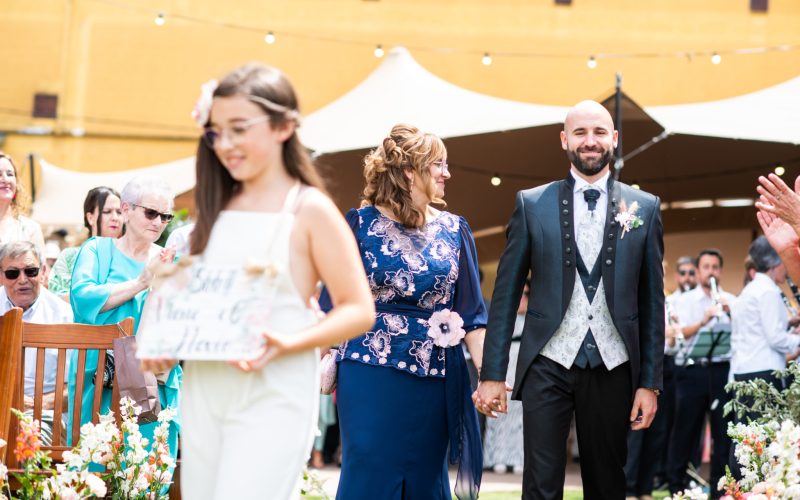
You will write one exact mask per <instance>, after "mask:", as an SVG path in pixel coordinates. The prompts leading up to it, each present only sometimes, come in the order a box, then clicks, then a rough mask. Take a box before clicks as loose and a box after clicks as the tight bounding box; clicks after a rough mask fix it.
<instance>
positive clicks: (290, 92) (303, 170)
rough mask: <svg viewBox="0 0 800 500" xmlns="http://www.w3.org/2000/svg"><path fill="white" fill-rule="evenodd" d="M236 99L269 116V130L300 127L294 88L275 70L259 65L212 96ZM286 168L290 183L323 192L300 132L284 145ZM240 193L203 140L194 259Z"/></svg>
mask: <svg viewBox="0 0 800 500" xmlns="http://www.w3.org/2000/svg"><path fill="white" fill-rule="evenodd" d="M236 95H241V96H243V97H245V98H247V97H250V98H251V102H253V103H254V104H256V105H258V106H260V107H261V108H262V109H263V110H264V112H265V113H267V114H268V115H269V116H270V126H272V127H273V128H278V127H281V126H283V125H284V124H286V123H287V122H289V121H297V116H298V113H299V110H298V102H297V96H296V95H295V92H294V88H293V87H292V84H291V82H289V80H288V79H287V78H286V76H285V75H284V74H283V73H282V72H281V71H280V70H278V69H277V68H273V67H271V66H266V65H263V64H258V63H251V64H246V65H244V66H242V67H240V68H237V69H235V70H234V71H232V72H231V73H229V74H228V75H227V76H226V77H225V78H224V79H223V80H222V81H221V82H220V83H219V85H218V86H217V89H216V90H215V91H214V97H232V96H236ZM259 99H261V101H259ZM263 100H266V101H267V103H264V102H263ZM268 104H277V105H278V106H274V105H273V106H269V105H268ZM283 163H284V165H285V167H286V171H287V172H288V173H289V175H290V176H291V177H293V178H295V179H298V180H299V181H300V182H302V183H303V184H306V185H309V186H313V187H316V188H318V189H321V190H323V191H324V190H325V188H324V185H323V182H322V178H321V177H320V175H319V173H318V172H317V169H316V168H315V167H314V164H313V163H312V161H311V157H310V156H309V154H308V150H306V148H305V147H304V146H303V145H302V144H301V143H300V139H299V138H298V136H297V132H296V131H295V133H293V134H292V135H291V137H289V139H287V140H286V141H285V142H284V143H283ZM239 189H240V183H239V182H238V181H236V180H234V179H233V177H231V175H230V174H229V173H228V171H227V170H226V169H225V167H223V166H222V163H221V162H220V160H219V158H218V157H217V155H216V153H215V152H214V150H213V149H212V148H211V147H209V146H208V145H207V144H206V143H205V141H203V140H200V141H199V142H198V145H197V184H196V186H195V190H194V199H195V207H196V209H197V222H196V224H195V227H194V230H193V231H192V236H191V253H192V254H199V253H202V252H203V251H204V250H205V248H206V245H207V244H208V238H209V237H210V236H211V228H212V227H213V226H214V222H216V220H217V217H218V216H219V213H220V211H222V210H223V209H224V208H225V206H226V205H227V204H228V202H230V200H231V198H233V196H234V195H235V194H236V192H237V191H238V190H239Z"/></svg>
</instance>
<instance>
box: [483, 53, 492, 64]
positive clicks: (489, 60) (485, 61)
mask: <svg viewBox="0 0 800 500" xmlns="http://www.w3.org/2000/svg"><path fill="white" fill-rule="evenodd" d="M481 62H482V63H483V65H484V66H489V65H490V64H492V56H491V55H490V54H489V53H488V52H484V53H483V57H482V58H481Z"/></svg>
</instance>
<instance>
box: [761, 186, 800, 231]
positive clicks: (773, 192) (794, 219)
mask: <svg viewBox="0 0 800 500" xmlns="http://www.w3.org/2000/svg"><path fill="white" fill-rule="evenodd" d="M758 182H759V183H760V186H756V191H758V193H759V194H760V195H761V199H760V200H758V201H757V202H756V208H758V209H759V210H760V211H763V212H767V213H769V214H771V215H773V216H777V217H780V218H781V219H783V220H784V222H786V223H787V224H789V225H790V226H792V227H793V228H794V229H795V231H800V194H798V192H800V176H798V177H797V179H795V181H794V191H792V189H791V188H790V187H789V186H787V185H786V183H785V182H783V179H781V178H780V177H779V176H777V175H775V174H769V177H764V176H760V177H759V178H758Z"/></svg>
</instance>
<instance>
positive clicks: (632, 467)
mask: <svg viewBox="0 0 800 500" xmlns="http://www.w3.org/2000/svg"><path fill="white" fill-rule="evenodd" d="M674 371H675V358H673V357H672V356H664V390H663V391H662V392H661V395H660V396H659V397H658V411H657V412H656V417H655V418H654V419H653V423H652V424H651V425H650V427H648V428H647V429H644V430H641V431H630V432H629V433H628V461H627V462H626V463H625V478H626V482H627V496H634V497H640V496H643V495H651V494H652V493H653V481H654V479H655V477H656V475H657V474H662V475H663V473H664V469H665V467H666V465H665V462H666V455H667V454H666V449H667V443H669V433H670V430H671V429H672V422H673V418H674V416H675V380H674Z"/></svg>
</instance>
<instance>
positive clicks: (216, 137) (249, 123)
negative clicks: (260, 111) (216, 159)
mask: <svg viewBox="0 0 800 500" xmlns="http://www.w3.org/2000/svg"><path fill="white" fill-rule="evenodd" d="M270 119H272V117H271V116H270V115H262V116H256V117H254V118H250V119H249V120H242V121H240V122H236V123H235V124H234V125H232V126H228V127H220V130H221V131H220V132H217V131H216V130H214V129H213V128H212V127H204V128H203V135H202V139H203V142H204V143H205V144H206V146H208V147H210V148H211V149H214V148H215V147H216V144H218V143H219V141H220V140H222V138H223V137H227V139H228V142H230V143H231V144H234V145H239V144H241V143H242V142H244V136H245V135H246V134H247V132H248V131H249V130H250V128H251V127H253V125H258V124H259V123H262V122H268V121H270ZM234 127H236V128H241V129H242V130H241V131H240V132H234V131H233V130H232V129H233V128H234Z"/></svg>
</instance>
